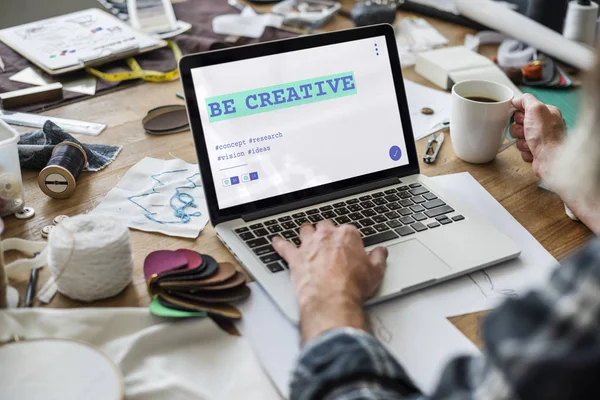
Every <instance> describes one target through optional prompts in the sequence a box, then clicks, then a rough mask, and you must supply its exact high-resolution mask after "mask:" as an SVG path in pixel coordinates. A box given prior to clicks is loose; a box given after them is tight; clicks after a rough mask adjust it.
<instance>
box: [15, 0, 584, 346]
mask: <svg viewBox="0 0 600 400" xmlns="http://www.w3.org/2000/svg"><path fill="white" fill-rule="evenodd" d="M353 3H354V2H353V1H343V4H344V8H345V9H346V10H349V9H350V8H351V6H352V4H353ZM256 8H257V9H259V10H266V9H267V8H268V7H267V6H262V7H256ZM406 15H407V14H406V13H403V12H398V17H404V16H406ZM429 21H430V22H431V23H432V24H433V25H434V26H435V27H436V28H437V29H438V30H439V31H440V32H441V33H442V34H443V35H445V36H446V37H447V38H448V39H449V40H450V42H451V44H452V45H457V44H462V42H463V40H464V36H465V34H466V33H472V31H471V30H469V29H466V28H463V27H459V26H455V25H453V24H449V23H445V22H441V21H437V20H433V19H429ZM351 27H352V23H351V22H350V21H349V20H347V19H345V18H343V17H340V16H336V17H335V18H334V19H333V20H332V21H330V22H329V23H328V24H327V25H326V26H325V27H324V28H323V30H327V31H331V30H338V29H346V28H351ZM482 51H483V52H484V53H485V54H486V55H492V54H493V53H494V51H495V48H494V47H493V46H492V47H484V48H483V49H482ZM403 72H404V76H405V77H406V78H408V79H410V80H413V81H415V82H418V83H421V84H424V85H427V86H431V87H434V86H432V85H431V84H430V83H429V82H427V81H425V80H424V79H423V78H422V77H420V76H419V75H417V74H416V73H415V72H414V70H413V68H407V69H405V70H404V71H403ZM178 91H181V88H180V83H179V82H178V81H177V82H171V83H165V84H145V85H140V86H136V87H133V88H130V89H127V90H123V91H119V92H114V93H111V94H108V95H105V96H98V97H94V98H92V99H90V100H87V101H84V102H80V103H75V104H71V105H68V106H65V107H61V108H58V109H55V110H52V111H49V112H47V113H46V114H47V115H52V116H57V117H65V118H78V119H84V120H88V121H95V122H103V123H107V124H108V129H107V130H106V131H105V132H103V133H102V134H101V135H100V136H98V137H78V139H80V140H81V141H83V142H86V143H105V144H112V145H122V146H123V151H122V152H121V154H120V155H119V156H118V157H117V159H116V160H115V162H114V163H113V164H111V165H110V166H109V167H108V168H106V169H105V170H103V171H101V172H97V173H84V174H83V175H82V176H81V178H80V180H79V183H78V187H77V191H76V193H75V195H74V196H73V197H72V198H70V199H67V200H54V199H51V198H49V197H47V196H46V195H44V194H43V193H42V191H41V190H40V189H39V187H38V184H37V175H38V173H37V172H33V171H25V172H24V174H23V179H24V184H25V199H26V203H27V205H28V206H31V207H34V208H35V210H36V216H35V217H34V218H32V219H30V220H26V221H21V220H18V219H16V218H15V217H8V218H6V219H5V224H6V229H7V230H6V232H5V238H6V237H21V238H23V239H33V240H41V229H42V228H43V227H44V226H46V225H51V224H52V220H53V219H54V217H56V216H57V215H61V214H65V215H70V216H74V215H77V214H81V213H85V212H88V211H91V210H92V209H93V208H94V207H95V206H96V205H98V203H100V201H101V200H102V199H103V198H104V196H105V195H106V194H107V193H108V191H109V190H111V189H112V188H113V187H114V186H115V185H116V184H117V183H118V182H119V179H121V177H122V176H123V175H125V173H126V172H127V171H128V170H129V168H131V167H132V166H133V165H134V164H136V163H137V162H138V161H140V160H141V159H142V158H143V157H155V158H163V159H169V158H172V157H178V158H182V159H183V160H185V161H187V162H190V163H196V153H195V150H194V145H193V142H192V137H191V135H190V133H189V132H184V133H179V134H175V135H167V136H151V135H148V134H146V133H145V132H144V130H143V129H142V125H141V119H142V117H144V115H145V114H146V112H147V111H148V110H150V109H151V108H154V107H158V106H162V105H165V104H174V103H175V104H177V103H183V102H182V101H181V100H179V99H177V98H176V97H175V93H176V92H178ZM446 141H448V142H450V137H449V135H447V136H446ZM425 142H426V139H424V140H421V141H419V142H418V143H417V149H418V152H419V155H422V154H423V151H424V148H425ZM421 171H422V173H423V174H425V175H429V176H435V175H441V174H451V173H457V172H465V171H466V172H469V173H471V175H473V177H475V179H477V181H479V183H481V184H482V185H483V186H484V187H485V188H486V189H487V190H488V191H489V192H490V193H491V194H492V196H494V197H495V198H496V199H497V200H498V201H499V202H500V203H501V204H502V205H503V206H504V207H505V208H506V209H507V210H508V211H509V212H510V213H511V214H512V215H513V216H514V217H515V218H516V219H517V220H518V221H519V222H520V223H521V224H522V225H523V226H524V227H525V228H526V229H527V230H528V231H529V232H531V233H532V234H533V236H535V238H536V239H537V240H538V241H540V242H541V244H542V245H543V246H544V247H545V248H546V249H547V250H548V251H549V252H550V253H551V254H552V255H553V256H555V257H556V258H558V259H562V258H564V257H565V256H566V255H567V254H569V253H570V252H572V251H573V250H574V249H576V248H577V247H578V246H581V245H582V244H583V243H584V242H585V241H586V239H588V238H589V237H590V236H591V233H590V231H589V230H588V229H587V228H585V227H584V226H583V225H582V224H579V223H576V222H573V221H571V220H570V219H569V218H568V217H567V216H566V215H565V212H564V209H563V204H562V202H561V201H560V200H559V199H558V198H556V197H555V196H554V195H552V194H549V193H547V192H544V191H541V190H539V189H538V188H537V187H536V182H537V179H536V178H535V177H534V175H533V173H532V172H531V166H530V165H529V164H526V163H524V162H523V161H522V160H521V158H520V155H519V152H518V151H517V150H516V149H515V148H511V149H509V150H507V151H505V152H504V153H502V154H501V155H500V156H499V157H498V158H497V159H496V160H495V161H494V162H492V163H490V164H487V165H471V164H467V163H465V162H463V161H461V160H459V159H457V157H456V156H455V155H454V153H453V151H452V146H451V144H450V143H446V144H445V145H444V147H443V148H442V150H441V152H440V155H439V158H438V161H437V163H436V164H434V165H426V164H423V163H422V164H421ZM131 238H132V246H133V251H134V259H135V270H134V276H133V284H132V285H130V286H129V287H128V288H127V289H126V290H125V291H124V292H123V293H122V294H120V295H118V296H116V297H114V298H111V299H107V300H103V301H98V302H95V303H93V304H85V303H80V302H76V301H73V300H70V299H68V298H66V297H64V296H62V295H57V296H56V297H55V299H54V301H53V302H52V303H51V306H52V307H85V306H96V307H125V306H129V307H131V306H145V305H147V304H148V302H149V298H148V294H147V292H146V288H145V282H144V278H143V272H142V265H143V261H144V258H145V256H146V255H147V254H148V253H150V252H151V251H154V250H157V249H170V250H175V249H179V248H189V249H194V250H198V251H200V252H203V253H208V254H211V255H212V256H213V257H215V258H216V259H217V260H219V261H229V262H232V263H236V261H235V259H234V258H233V256H232V255H231V254H230V253H229V252H228V251H227V250H226V249H225V247H224V246H223V245H222V244H221V242H220V241H219V240H218V239H217V237H216V236H215V234H214V230H213V228H212V226H207V227H206V229H205V230H204V231H203V232H202V233H201V234H200V236H199V237H198V238H197V239H195V240H193V239H181V238H173V237H169V236H164V235H160V234H155V233H148V232H142V231H137V230H132V231H131ZM8 256H9V257H8V259H11V258H14V255H12V254H9V255H8ZM236 265H237V263H236ZM47 274H48V273H47V271H43V272H42V273H41V282H43V281H45V279H46V278H47V276H48V275H47ZM27 281H28V274H23V275H21V276H19V277H18V278H17V279H15V280H12V281H11V282H10V283H11V285H13V286H16V287H17V288H18V289H19V290H20V292H21V294H22V295H24V293H25V288H26V286H27ZM40 284H41V283H40ZM481 315H482V314H481V313H480V314H471V315H466V316H460V317H456V318H452V322H453V323H454V324H455V325H456V326H457V327H458V328H459V329H461V331H463V333H465V334H466V335H467V336H468V337H469V338H470V339H471V340H473V341H474V342H475V343H476V344H478V345H480V342H479V335H478V327H479V319H480V317H481Z"/></svg>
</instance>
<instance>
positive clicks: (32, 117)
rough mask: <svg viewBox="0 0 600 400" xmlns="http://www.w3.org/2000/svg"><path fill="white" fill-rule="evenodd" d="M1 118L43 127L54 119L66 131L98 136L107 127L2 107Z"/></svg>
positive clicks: (23, 124)
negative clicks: (3, 108)
mask: <svg viewBox="0 0 600 400" xmlns="http://www.w3.org/2000/svg"><path fill="white" fill-rule="evenodd" d="M0 119H1V120H3V121H4V122H6V123H7V124H12V125H19V126H30V127H32V128H41V127H43V126H44V124H45V123H46V121H52V122H54V123H55V124H56V125H58V126H60V127H61V128H63V129H64V130H65V131H66V132H69V133H77V134H80V135H88V136H98V135H99V134H100V133H101V132H102V131H103V130H104V129H106V124H98V123H95V122H86V121H78V120H75V119H66V118H57V117H47V116H45V115H40V114H29V113H21V112H16V111H6V110H2V109H0Z"/></svg>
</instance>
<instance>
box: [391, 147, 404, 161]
mask: <svg viewBox="0 0 600 400" xmlns="http://www.w3.org/2000/svg"><path fill="white" fill-rule="evenodd" d="M400 157H402V150H400V147H398V146H392V147H390V158H391V159H392V160H394V161H398V160H399V159H400Z"/></svg>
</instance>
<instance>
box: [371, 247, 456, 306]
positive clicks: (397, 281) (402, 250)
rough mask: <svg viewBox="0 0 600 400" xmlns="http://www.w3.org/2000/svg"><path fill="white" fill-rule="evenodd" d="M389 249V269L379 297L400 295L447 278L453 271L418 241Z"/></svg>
mask: <svg viewBox="0 0 600 400" xmlns="http://www.w3.org/2000/svg"><path fill="white" fill-rule="evenodd" d="M387 249H388V252H389V255H388V259H387V268H386V271H385V278H384V280H383V283H382V284H381V287H380V289H379V293H378V296H388V295H390V294H395V293H399V292H400V291H402V290H405V289H409V288H410V287H412V286H415V285H420V284H424V283H426V282H428V281H431V280H435V279H438V278H439V277H441V276H446V275H448V274H449V273H450V272H451V271H452V269H451V268H450V267H449V266H448V265H447V264H446V263H445V262H443V261H442V260H440V259H439V258H438V257H437V256H436V255H435V254H434V253H433V252H431V250H429V249H428V248H427V247H425V246H424V245H423V244H422V243H421V242H420V241H419V240H417V239H412V240H408V241H406V242H402V243H398V244H395V245H392V246H389V247H388V248H387Z"/></svg>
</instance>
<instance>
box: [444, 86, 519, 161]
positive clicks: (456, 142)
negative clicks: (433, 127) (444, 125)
mask: <svg viewBox="0 0 600 400" xmlns="http://www.w3.org/2000/svg"><path fill="white" fill-rule="evenodd" d="M513 97H514V93H513V91H512V90H511V89H510V88H508V87H507V86H504V85H501V84H499V83H495V82H491V81H483V80H472V81H463V82H460V83H457V84H456V85H454V87H453V88H452V113H451V117H450V136H451V137H452V146H453V147H454V152H455V153H456V155H457V156H458V157H459V158H460V159H461V160H464V161H466V162H470V163H474V164H483V163H488V162H490V161H492V160H494V159H495V158H496V155H498V154H499V153H500V152H502V151H504V150H506V149H507V148H509V147H510V146H511V145H513V144H514V143H515V141H512V142H509V143H506V144H503V143H504V141H505V137H506V132H507V128H508V125H509V123H510V119H511V116H512V114H513V113H514V108H513V107H512V104H511V100H512V99H513Z"/></svg>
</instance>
